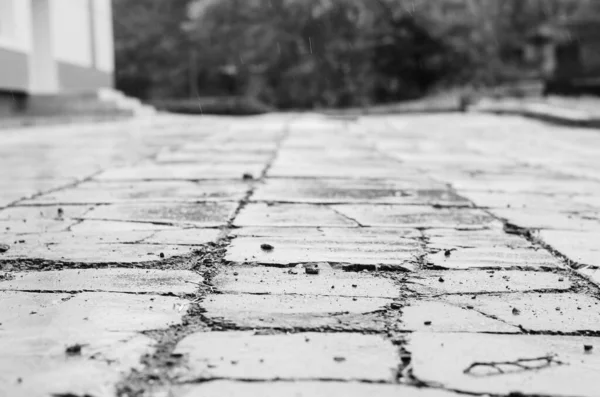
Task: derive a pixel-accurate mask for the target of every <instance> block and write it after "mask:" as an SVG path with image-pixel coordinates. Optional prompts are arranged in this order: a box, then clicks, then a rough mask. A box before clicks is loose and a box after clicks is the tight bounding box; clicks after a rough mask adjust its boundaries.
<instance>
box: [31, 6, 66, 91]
mask: <svg viewBox="0 0 600 397" xmlns="http://www.w3.org/2000/svg"><path fill="white" fill-rule="evenodd" d="M50 15H51V14H50V1H49V0H31V22H32V23H31V28H32V32H31V44H32V48H31V53H30V57H29V76H30V80H29V81H30V83H29V84H30V92H31V93H32V94H52V93H56V92H58V89H59V84H58V71H57V66H56V61H55V59H54V46H53V42H52V38H53V35H52V21H51V17H50Z"/></svg>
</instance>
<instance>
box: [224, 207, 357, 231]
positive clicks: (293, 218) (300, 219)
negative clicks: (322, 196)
mask: <svg viewBox="0 0 600 397" xmlns="http://www.w3.org/2000/svg"><path fill="white" fill-rule="evenodd" d="M234 224H235V225H236V226H274V227H302V226H304V227H310V226H314V227H356V226H358V224H357V223H356V222H354V221H352V220H350V219H348V218H346V217H344V216H343V215H340V214H339V213H337V212H336V211H335V210H334V209H332V208H331V207H327V206H324V205H307V204H273V205H268V204H263V203H255V204H249V205H247V206H245V207H244V208H243V209H242V211H241V212H240V214H239V215H238V216H237V217H236V219H235V221H234Z"/></svg>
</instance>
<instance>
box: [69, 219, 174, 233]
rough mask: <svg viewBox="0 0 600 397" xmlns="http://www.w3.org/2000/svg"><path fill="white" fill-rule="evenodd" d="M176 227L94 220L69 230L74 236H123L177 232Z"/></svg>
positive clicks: (86, 221) (83, 222) (85, 221)
mask: <svg viewBox="0 0 600 397" xmlns="http://www.w3.org/2000/svg"><path fill="white" fill-rule="evenodd" d="M179 229H180V228H178V227H176V226H170V225H164V224H154V223H141V222H122V221H99V220H94V219H89V220H84V221H81V222H79V223H77V224H75V225H73V226H71V227H70V228H69V230H71V231H72V232H73V233H74V234H94V233H98V234H113V235H114V234H123V233H127V232H139V231H145V232H147V231H150V232H151V233H147V234H152V232H154V231H158V230H179Z"/></svg>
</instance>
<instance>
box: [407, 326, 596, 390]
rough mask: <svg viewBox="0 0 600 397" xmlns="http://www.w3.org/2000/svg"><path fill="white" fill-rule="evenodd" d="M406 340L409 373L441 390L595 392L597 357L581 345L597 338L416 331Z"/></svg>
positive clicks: (594, 341)
mask: <svg viewBox="0 0 600 397" xmlns="http://www.w3.org/2000/svg"><path fill="white" fill-rule="evenodd" d="M407 339H408V343H407V345H406V349H407V350H408V351H409V352H410V353H411V356H412V360H411V364H412V372H413V375H414V376H415V377H416V378H417V379H418V380H420V381H423V382H426V383H431V384H436V385H439V386H440V387H444V388H448V389H453V390H457V391H461V392H466V393H476V394H494V395H509V394H511V393H512V394H520V395H541V396H584V397H592V396H596V395H597V393H598V389H599V388H600V379H599V378H598V371H600V355H599V354H598V353H597V352H592V353H591V354H586V353H585V352H584V346H585V345H592V346H600V338H590V337H577V336H547V335H488V334H461V333H423V332H417V333H413V334H411V335H409V336H408V337H407ZM494 363H502V364H494ZM519 365H521V366H519ZM500 371H502V372H500Z"/></svg>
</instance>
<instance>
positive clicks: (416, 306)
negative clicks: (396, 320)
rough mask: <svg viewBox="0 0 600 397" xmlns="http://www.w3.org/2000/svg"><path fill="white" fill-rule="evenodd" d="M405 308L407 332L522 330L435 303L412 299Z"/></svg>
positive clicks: (470, 311) (468, 311)
mask: <svg viewBox="0 0 600 397" xmlns="http://www.w3.org/2000/svg"><path fill="white" fill-rule="evenodd" d="M407 303H408V305H406V306H404V307H403V308H402V317H401V319H402V324H401V327H402V329H404V330H407V331H427V332H487V333H519V332H520V330H519V328H518V327H516V326H513V325H509V324H506V323H504V322H502V321H499V320H496V319H493V318H490V317H486V316H485V315H483V314H481V313H478V312H476V311H474V310H469V309H466V308H462V307H460V306H455V305H452V304H448V303H446V302H440V301H435V300H418V299H411V300H409V301H408V302H407Z"/></svg>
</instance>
